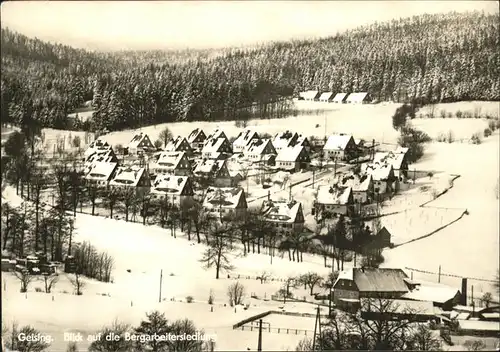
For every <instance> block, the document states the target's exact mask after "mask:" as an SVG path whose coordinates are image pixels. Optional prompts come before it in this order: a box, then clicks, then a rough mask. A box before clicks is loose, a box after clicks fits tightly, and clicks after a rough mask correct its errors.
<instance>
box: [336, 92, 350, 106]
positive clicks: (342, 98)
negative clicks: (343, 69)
mask: <svg viewBox="0 0 500 352" xmlns="http://www.w3.org/2000/svg"><path fill="white" fill-rule="evenodd" d="M346 101H347V93H337V94H335V97H334V98H333V99H332V102H333V103H335V104H345V102H346Z"/></svg>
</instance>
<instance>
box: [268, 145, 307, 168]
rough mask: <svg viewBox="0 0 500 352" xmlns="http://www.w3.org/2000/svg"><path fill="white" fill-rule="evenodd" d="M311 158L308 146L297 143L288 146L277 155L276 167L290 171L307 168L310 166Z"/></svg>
mask: <svg viewBox="0 0 500 352" xmlns="http://www.w3.org/2000/svg"><path fill="white" fill-rule="evenodd" d="M310 162H311V158H310V156H309V153H308V152H307V150H306V148H304V147H302V146H300V145H297V146H295V147H286V148H284V149H282V150H281V151H280V152H279V153H278V155H277V156H276V167H277V168H279V169H284V170H289V171H299V170H305V169H307V168H308V167H309V164H310Z"/></svg>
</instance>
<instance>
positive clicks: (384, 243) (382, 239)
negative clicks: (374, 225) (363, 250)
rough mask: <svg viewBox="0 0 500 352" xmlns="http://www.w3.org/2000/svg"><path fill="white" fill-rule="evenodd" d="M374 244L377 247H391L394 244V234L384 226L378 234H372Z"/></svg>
mask: <svg viewBox="0 0 500 352" xmlns="http://www.w3.org/2000/svg"><path fill="white" fill-rule="evenodd" d="M372 237H373V239H372V241H373V244H374V245H375V248H379V249H382V248H390V247H391V246H392V242H391V239H392V234H391V233H390V232H389V230H388V229H387V227H385V226H384V227H382V228H381V229H380V230H379V231H378V232H377V233H376V234H374V235H372Z"/></svg>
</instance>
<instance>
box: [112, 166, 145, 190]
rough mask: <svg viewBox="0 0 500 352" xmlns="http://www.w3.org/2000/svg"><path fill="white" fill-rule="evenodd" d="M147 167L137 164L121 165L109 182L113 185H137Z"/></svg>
mask: <svg viewBox="0 0 500 352" xmlns="http://www.w3.org/2000/svg"><path fill="white" fill-rule="evenodd" d="M144 172H145V169H144V168H143V167H137V166H119V167H118V168H117V170H116V173H115V176H114V177H113V179H112V180H111V182H110V183H109V184H110V185H112V186H133V187H135V186H137V183H138V182H139V180H140V179H141V177H142V175H143V174H144Z"/></svg>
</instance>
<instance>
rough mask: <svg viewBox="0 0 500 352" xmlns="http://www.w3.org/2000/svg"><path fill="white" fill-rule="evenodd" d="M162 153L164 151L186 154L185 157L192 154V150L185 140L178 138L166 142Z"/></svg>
mask: <svg viewBox="0 0 500 352" xmlns="http://www.w3.org/2000/svg"><path fill="white" fill-rule="evenodd" d="M164 151H166V152H184V153H186V155H192V154H193V148H191V145H190V144H189V143H188V141H187V140H186V138H184V137H181V136H178V137H177V138H176V139H174V140H171V141H170V142H168V143H167V145H166V146H165V148H164Z"/></svg>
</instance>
